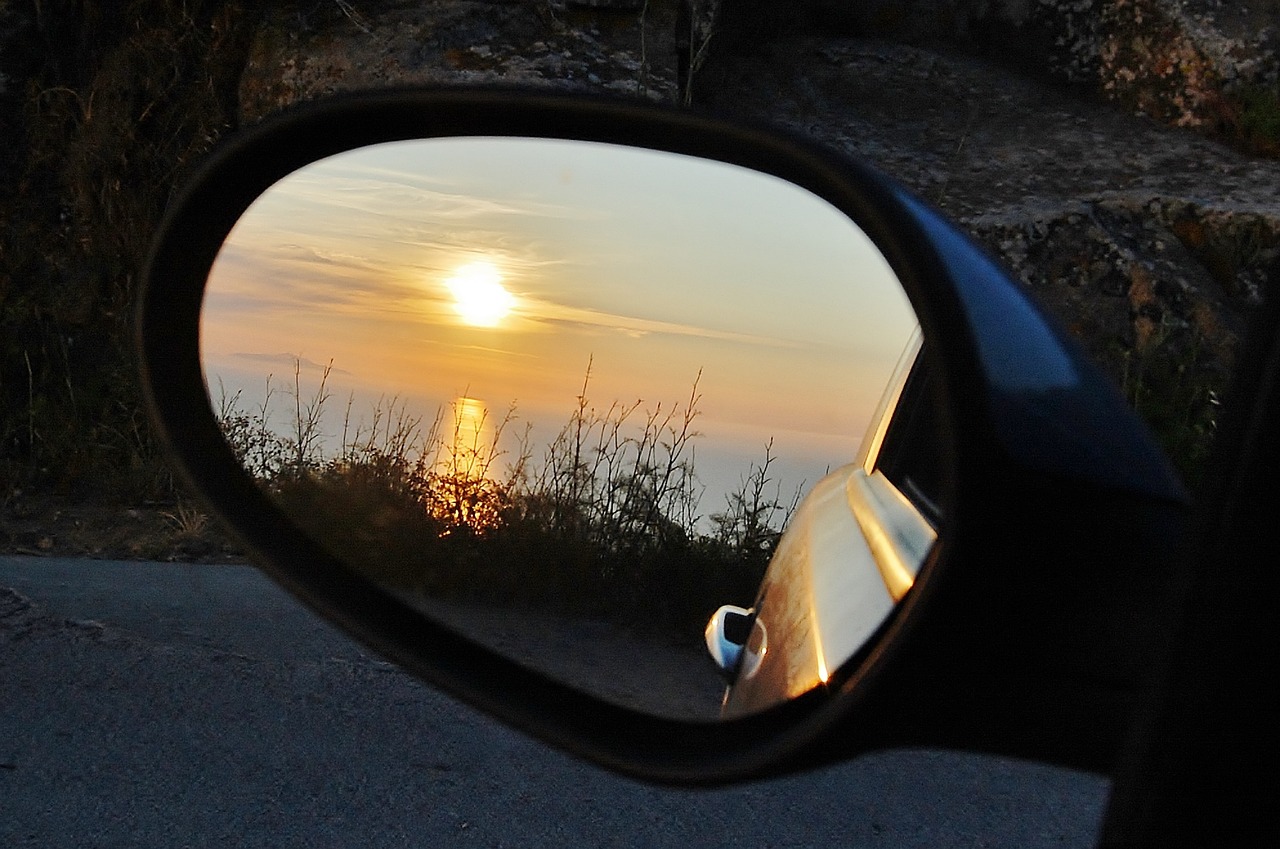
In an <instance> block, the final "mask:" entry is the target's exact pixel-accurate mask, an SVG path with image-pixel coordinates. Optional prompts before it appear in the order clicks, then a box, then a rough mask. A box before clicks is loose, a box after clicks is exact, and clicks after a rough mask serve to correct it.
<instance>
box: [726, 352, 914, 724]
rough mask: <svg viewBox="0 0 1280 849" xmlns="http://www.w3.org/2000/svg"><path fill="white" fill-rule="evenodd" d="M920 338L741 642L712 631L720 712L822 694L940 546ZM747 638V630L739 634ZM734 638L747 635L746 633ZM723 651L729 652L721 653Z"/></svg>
mask: <svg viewBox="0 0 1280 849" xmlns="http://www.w3.org/2000/svg"><path fill="white" fill-rule="evenodd" d="M920 352H921V337H920V334H919V332H918V331H917V332H916V333H915V334H914V335H913V336H912V338H911V340H910V341H909V343H908V345H907V347H906V349H905V350H904V351H903V354H902V356H901V358H900V361H899V364H898V366H897V368H896V369H895V371H894V374H893V377H892V379H891V380H890V382H889V385H888V386H887V387H886V389H885V392H884V395H883V397H882V398H881V401H880V404H879V407H878V409H877V411H876V414H875V416H874V417H873V418H872V424H871V427H870V428H869V429H868V431H867V433H866V435H865V436H864V437H863V441H862V445H861V448H860V450H859V452H858V457H857V459H856V460H855V461H854V462H852V463H849V464H847V465H844V466H841V467H840V468H838V469H836V470H835V471H833V472H831V473H829V474H828V475H827V476H826V477H824V478H823V479H822V480H821V481H819V482H818V484H817V485H816V486H815V487H814V488H813V489H812V490H811V491H810V492H809V493H808V495H806V496H805V498H804V500H803V501H802V502H801V504H800V505H799V507H798V508H797V510H796V513H795V515H794V516H793V517H792V519H791V521H790V523H789V524H788V526H787V528H786V531H785V533H784V534H783V536H782V539H781V540H780V541H779V543H778V547H777V550H776V551H775V552H774V555H773V558H772V559H771V560H770V563H769V568H768V570H767V572H766V573H765V577H764V580H763V582H762V583H761V587H760V591H759V593H758V595H757V597H756V602H755V605H754V607H753V608H752V610H751V611H744V612H745V613H747V614H748V615H749V616H750V619H751V627H750V631H749V633H747V634H746V635H745V636H746V640H745V643H743V644H742V645H741V648H740V650H737V651H734V650H733V649H732V645H733V642H734V635H733V634H731V633H729V632H728V631H727V630H726V629H725V628H724V627H723V625H722V624H721V623H723V622H724V616H723V611H724V610H725V609H724V608H722V611H721V612H718V613H717V616H716V617H714V618H713V619H712V622H711V624H710V625H709V626H708V633H707V642H708V648H709V649H710V650H711V652H712V656H713V658H715V659H716V660H717V662H718V663H721V664H722V667H723V671H724V672H725V673H726V675H727V676H728V677H729V678H730V684H729V686H728V687H727V688H726V691H725V697H724V703H723V707H722V713H723V714H724V715H725V716H726V717H733V716H741V715H746V714H751V713H757V712H759V711H761V710H765V709H766V708H769V707H772V706H773V705H776V704H778V703H780V702H783V701H786V700H788V699H791V698H794V697H796V696H799V695H801V694H803V693H806V692H808V691H810V690H812V689H814V688H815V687H819V686H821V685H822V684H823V683H825V682H826V681H827V680H828V679H829V678H830V676H831V673H832V672H833V671H834V670H836V669H837V668H839V667H840V666H841V665H842V664H844V663H845V662H847V661H848V660H849V659H850V658H852V657H853V656H854V655H855V654H857V653H858V652H859V651H860V650H861V649H862V647H863V646H864V645H867V644H868V643H869V642H870V641H871V638H872V637H873V636H874V634H875V633H876V632H877V631H878V630H879V629H880V627H881V626H882V625H883V624H884V622H885V621H886V620H887V619H888V618H889V617H890V615H891V614H892V613H893V610H894V608H895V607H896V605H897V603H898V602H899V601H901V600H902V598H903V596H905V595H906V593H907V591H908V590H910V589H911V586H912V584H913V583H914V581H915V576H916V572H917V571H918V570H919V568H920V565H921V564H922V563H923V562H924V560H925V558H926V557H927V556H928V554H929V551H930V550H931V549H932V547H933V546H934V544H935V542H936V541H937V538H938V532H937V526H938V521H939V517H938V511H937V507H936V503H937V502H936V500H935V499H933V498H931V497H930V494H931V493H933V492H935V491H936V485H937V483H938V481H937V471H936V464H933V463H931V462H930V460H931V457H932V455H931V452H930V451H929V450H928V446H929V444H930V442H931V440H930V438H929V437H930V434H929V433H928V429H929V428H931V427H932V426H933V421H932V417H930V416H928V415H926V414H925V413H924V412H922V411H928V410H930V409H932V407H931V405H930V404H928V403H922V400H921V399H922V398H924V396H925V395H926V394H927V376H926V374H925V370H924V368H923V363H924V361H925V360H924V358H923V357H921V356H920ZM743 630H745V629H743ZM738 639H741V638H740V637H739V638H738ZM726 644H727V645H728V646H729V647H730V648H729V649H728V650H719V651H718V650H717V647H719V646H725V645H726Z"/></svg>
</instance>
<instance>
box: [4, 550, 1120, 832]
mask: <svg viewBox="0 0 1280 849" xmlns="http://www.w3.org/2000/svg"><path fill="white" fill-rule="evenodd" d="M6 588H7V589H6ZM1106 791H1107V783H1106V782H1105V781H1104V780H1102V779H1100V778H1098V777H1096V776H1091V775H1082V774H1079V773H1073V772H1069V771H1066V770H1059V769H1052V768H1048V767H1044V766H1041V765H1036V764H1025V763H1019V762H1014V761H1008V760H1003V759H997V758H990V757H975V756H968V755H958V754H954V753H943V752H920V751H910V752H888V753H882V754H877V755H874V756H868V757H864V758H861V759H859V760H857V761H854V762H851V763H847V764H844V765H841V766H838V767H834V768H829V769H824V770H821V771H818V772H813V773H809V774H806V775H802V776H796V777H791V778H787V779H782V780H775V781H766V782H759V783H754V784H749V785H745V786H741V787H735V788H730V789H722V790H714V791H705V790H699V791H689V790H672V789H665V788H657V787H651V786H647V785H644V784H639V783H637V782H634V781H630V780H627V779H622V778H618V777H616V776H613V775H611V774H609V773H606V772H604V771H602V770H599V769H597V768H595V767H592V766H590V765H587V764H583V763H580V762H578V761H576V760H574V759H572V758H569V757H567V756H565V755H562V754H560V753H559V752H557V751H554V750H552V749H549V748H547V747H546V746H544V745H542V744H540V743H537V742H535V741H532V740H530V739H528V738H525V737H524V736H522V735H520V734H517V733H515V732H512V731H509V730H508V729H506V728H505V727H503V726H501V725H499V724H498V723H496V722H493V721H491V720H489V719H488V718H486V717H485V716H483V715H481V714H478V713H476V712H475V711H473V710H471V709H469V708H466V707H464V706H462V705H460V704H458V703H456V702H454V701H452V700H451V699H449V698H447V697H445V696H443V695H441V694H439V693H438V692H436V691H434V690H432V689H431V688H429V687H427V686H425V685H423V684H421V683H419V682H418V681H416V680H415V679H413V678H410V677H409V676H407V675H405V674H403V673H401V672H400V671H399V670H398V669H396V668H395V667H393V666H391V665H389V664H386V663H384V662H382V661H380V660H379V659H377V658H376V657H373V656H371V655H370V654H368V653H367V652H365V651H364V650H362V649H361V648H360V647H358V646H356V645H354V644H353V643H351V642H350V641H349V640H347V639H346V638H345V637H343V636H342V635H341V634H339V633H337V632H336V631H334V630H333V629H332V628H330V627H329V626H328V625H327V624H326V623H324V622H322V621H319V620H317V619H316V618H315V617H314V616H312V615H311V614H309V613H308V612H307V611H306V610H304V609H303V608H301V607H300V606H299V605H297V604H296V603H294V602H293V600H292V599H291V598H290V597H289V596H288V595H287V594H285V593H284V592H283V591H281V590H279V589H278V588H276V587H275V586H274V585H273V584H272V583H271V582H270V581H268V580H267V579H266V578H264V577H263V576H262V575H261V574H260V573H258V572H257V571H256V570H254V569H253V568H251V567H247V566H196V565H187V564H160V563H115V562H105V561H83V560H60V559H55V558H20V557H0V846H5V847H20V846H95V847H98V846H100V847H111V846H208V845H220V846H271V847H286V846H356V845H370V846H453V845H459V846H489V847H501V846H511V847H544V846H546V847H551V846H555V847H565V846H646V847H667V846H671V847H677V846H678V847H682V849H689V847H700V846H733V847H784V846H785V847H805V846H824V847H827V846H884V847H890V846H893V847H917V846H918V847H952V846H954V847H961V846H964V847H975V846H982V847H1003V846H1008V847H1015V846H1016V847H1049V846H1052V847H1084V846H1089V845H1091V843H1092V840H1093V838H1094V834H1095V830H1096V828H1097V824H1098V821H1099V819H1100V817H1101V813H1102V807H1103V805H1104V803H1105V796H1106Z"/></svg>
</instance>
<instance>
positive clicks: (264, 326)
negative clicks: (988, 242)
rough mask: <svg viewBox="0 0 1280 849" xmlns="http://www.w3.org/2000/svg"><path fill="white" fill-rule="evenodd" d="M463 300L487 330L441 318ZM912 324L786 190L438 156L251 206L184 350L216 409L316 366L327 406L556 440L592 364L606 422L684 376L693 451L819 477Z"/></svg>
mask: <svg viewBox="0 0 1280 849" xmlns="http://www.w3.org/2000/svg"><path fill="white" fill-rule="evenodd" d="M495 287H500V289H497V288H495ZM468 290H470V291H471V292H472V295H475V297H476V299H477V302H478V305H477V304H472V305H471V309H472V310H473V313H474V311H475V310H479V311H480V312H481V313H483V312H485V310H486V309H487V310H488V311H489V314H488V315H487V316H485V317H484V318H483V319H477V318H476V316H475V315H474V314H473V315H472V316H471V318H470V319H468V318H467V317H466V316H464V314H463V312H464V311H463V310H461V309H460V303H459V302H460V298H461V299H463V300H465V299H466V298H467V297H469V296H468V295H467V294H466V292H467V291H468ZM486 291H488V292H489V295H488V298H489V302H486V301H485V298H484V297H482V295H483V294H484V292H486ZM494 292H501V293H503V294H500V295H496V298H497V301H496V302H495V301H494V297H495V295H494ZM478 320H479V321H482V323H479V324H477V323H475V322H476V321H478ZM913 327H914V317H913V315H912V313H911V310H910V308H909V306H908V304H907V302H906V300H905V297H904V296H903V294H902V292H901V289H900V287H899V286H898V284H897V282H896V280H895V279H894V277H893V275H892V272H890V271H889V269H888V268H887V266H886V265H885V263H884V262H883V260H882V259H881V257H880V255H879V253H878V252H877V251H876V250H875V249H874V248H873V247H872V246H871V245H870V243H869V242H868V241H867V239H866V238H865V236H863V234H862V233H861V231H860V230H858V228H857V227H855V226H854V225H853V224H852V223H851V222H850V221H849V220H848V219H847V218H845V217H844V216H843V215H841V214H840V213H838V212H836V211H835V210H833V209H832V208H831V207H829V206H828V205H827V204H826V203H825V202H823V201H821V200H819V199H817V198H815V197H814V196H812V195H810V194H808V193H807V192H805V191H803V190H801V189H798V188H796V187H794V186H791V185H790V184H787V183H784V182H782V181H779V180H777V179H775V178H772V177H768V176H765V175H760V174H756V173H754V172H750V171H745V170H743V169H739V168H736V167H734V166H728V165H724V164H722V163H715V162H708V161H705V160H697V159H690V158H687V157H679V156H674V155H670V154H659V153H653V152H648V151H640V150H634V149H628V148H617V147H610V146H605V145H597V144H587V143H580V142H553V141H545V140H525V139H520V140H513V139H505V140H502V139H445V140H430V141H419V142H405V143H396V144H390V145H380V146H377V147H373V148H367V149H365V150H362V151H356V152H353V153H349V154H344V155H342V156H338V157H333V158H331V159H328V160H324V161H322V162H320V163H316V164H314V165H312V166H310V167H308V168H306V169H303V170H302V171H299V172H297V173H295V174H293V175H291V176H290V177H288V178H286V179H285V180H283V181H281V182H280V183H278V184H277V185H276V186H275V187H273V188H272V189H271V190H269V191H268V192H267V193H266V194H265V195H264V196H263V197H262V198H261V199H260V200H259V201H258V202H257V203H256V204H255V205H254V206H253V207H252V208H251V209H250V210H249V211H248V212H247V213H246V215H245V217H244V218H243V219H242V221H241V222H240V224H239V225H238V226H237V228H236V229H235V230H234V231H233V233H232V234H231V236H230V237H229V238H228V240H227V243H226V245H225V246H224V248H223V251H222V253H221V254H220V256H219V259H218V262H217V263H216V265H215V267H214V269H213V272H212V274H211V277H210V280H209V284H208V288H207V292H206V300H205V309H204V313H203V317H202V336H201V348H202V352H203V357H204V360H205V364H206V372H207V375H208V378H209V382H210V385H211V386H212V387H214V388H213V390H212V391H213V393H214V394H216V393H217V391H218V390H217V385H218V380H219V379H221V380H222V382H223V384H224V385H225V386H227V388H228V389H231V390H234V389H237V388H241V387H244V388H245V391H246V397H249V396H252V395H253V393H254V392H255V391H258V390H257V387H259V386H260V385H261V383H262V381H263V380H264V378H265V376H266V375H267V374H268V373H271V374H274V375H275V382H276V384H277V385H278V386H280V385H283V382H284V379H285V378H286V377H287V378H288V380H289V381H291V380H292V361H293V358H295V357H297V358H301V360H302V361H303V363H304V364H311V365H308V366H306V367H304V372H303V379H304V381H307V380H315V379H316V377H317V375H318V369H317V368H316V367H315V366H316V365H318V364H322V363H327V362H330V361H332V362H333V365H334V372H333V374H332V375H331V377H330V386H331V388H332V389H334V390H335V395H336V396H337V397H338V398H341V399H343V400H342V403H341V404H339V405H338V406H344V405H345V399H346V397H347V394H348V393H356V396H357V397H358V398H359V399H361V404H369V403H372V401H371V400H370V399H373V398H376V397H377V396H378V395H380V394H386V395H398V396H400V397H401V398H403V399H405V400H406V401H407V402H408V403H410V404H411V405H414V406H415V407H416V408H419V409H420V410H421V411H422V412H424V413H425V414H426V415H428V417H430V416H433V415H434V411H435V409H436V408H437V407H438V406H439V405H441V404H447V403H448V402H449V401H450V400H451V399H453V398H455V397H457V396H461V395H466V396H468V397H471V398H475V399H480V400H482V401H484V402H485V403H487V404H488V405H489V406H490V408H491V409H493V410H495V412H496V414H499V415H500V414H501V413H502V412H503V411H505V410H506V409H507V407H508V405H509V404H511V403H513V402H514V403H515V404H516V406H517V408H518V410H519V412H520V416H521V418H522V419H523V420H525V421H532V422H534V423H535V424H536V425H537V426H538V427H539V428H540V429H543V430H549V431H551V433H552V435H554V430H555V429H556V428H558V427H559V425H560V424H562V423H563V422H564V421H565V420H566V419H567V417H568V414H569V413H570V412H571V411H572V409H573V406H574V404H575V398H576V396H577V395H578V393H579V392H580V390H581V387H582V381H583V376H584V374H585V372H586V368H587V364H588V362H591V363H592V378H591V390H590V395H591V398H592V400H593V401H594V402H595V403H596V405H597V406H600V407H604V408H607V407H608V406H609V405H610V403H611V402H613V401H614V400H618V401H620V402H623V403H632V402H635V401H641V405H642V408H649V407H651V406H653V405H655V404H657V403H659V402H661V403H662V404H663V405H664V409H665V408H667V407H669V406H670V405H671V404H675V403H681V404H683V403H684V402H685V401H686V399H687V398H688V396H689V392H690V388H691V386H692V385H693V382H694V380H695V379H698V380H699V391H700V393H701V396H702V400H701V402H700V405H699V407H700V409H701V411H702V416H701V418H700V419H699V421H698V426H699V430H701V431H702V432H703V434H704V436H703V437H702V438H701V440H700V443H699V444H700V446H703V447H702V448H700V449H699V450H700V451H702V452H703V454H705V456H708V457H714V456H717V455H724V456H725V457H726V458H727V457H731V456H733V455H735V454H747V453H749V454H750V455H752V456H753V457H758V456H759V455H761V454H762V447H763V445H764V443H765V442H766V441H767V440H768V439H769V438H770V437H773V438H775V454H780V455H781V456H782V457H783V459H784V460H785V459H787V458H788V457H794V458H797V459H796V462H797V463H799V464H800V465H799V466H797V468H798V469H799V468H800V467H801V466H803V467H804V468H817V469H818V472H820V471H821V469H820V468H818V467H819V466H820V465H821V464H822V463H827V464H829V465H832V466H834V465H839V464H840V463H843V462H847V461H848V460H849V459H851V458H852V455H853V453H854V451H855V450H856V448H857V444H858V440H859V439H860V438H861V435H862V430H863V428H864V427H865V425H866V422H867V419H868V417H869V416H870V414H871V412H872V411H873V410H874V407H875V404H876V402H877V401H878V400H879V397H880V393H881V391H882V389H883V388H884V385H885V382H886V381H887V379H888V375H889V373H890V372H891V370H892V368H893V366H894V364H895V363H896V361H897V358H898V356H899V354H900V353H901V351H902V348H903V346H904V345H905V344H906V341H907V337H908V336H909V334H910V333H911V330H912V329H913ZM699 372H701V378H698V374H699ZM215 401H216V399H215ZM359 406H360V405H357V407H359ZM756 448H760V449H761V451H756V450H755V449H756ZM704 449H705V450H704ZM801 458H803V462H801ZM823 458H828V459H825V460H824V459H823ZM723 462H724V463H726V464H728V465H732V461H731V460H729V459H726V460H724V461H723ZM796 474H797V475H800V476H806V477H807V476H809V475H810V474H812V472H809V471H797V472H796ZM723 476H724V477H726V478H729V477H732V476H733V473H732V471H731V469H729V468H728V467H726V469H725V470H724V472H723Z"/></svg>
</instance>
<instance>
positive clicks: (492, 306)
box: [445, 260, 516, 327]
mask: <svg viewBox="0 0 1280 849" xmlns="http://www.w3.org/2000/svg"><path fill="white" fill-rule="evenodd" d="M445 286H447V287H448V289H449V294H451V295H453V308H454V309H455V310H457V311H458V315H460V316H462V320H463V321H465V322H466V323H467V324H470V325H474V326H476V327H494V326H496V325H497V324H498V322H500V321H501V320H502V319H503V318H505V317H506V316H507V314H508V313H510V312H511V308H512V307H513V306H515V302H516V299H515V297H513V296H512V294H511V293H510V292H508V291H507V290H506V289H504V288H503V287H502V275H501V274H500V273H499V272H498V269H497V267H496V266H494V264H493V263H491V262H485V261H484V260H480V261H478V262H472V263H468V264H467V265H464V266H462V267H461V268H459V269H458V270H457V271H455V272H454V273H453V276H452V277H450V278H449V279H448V280H446V281H445Z"/></svg>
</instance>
